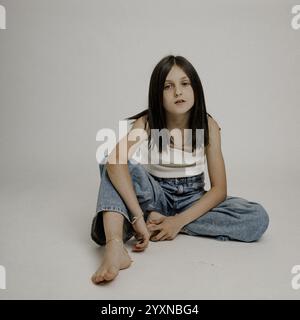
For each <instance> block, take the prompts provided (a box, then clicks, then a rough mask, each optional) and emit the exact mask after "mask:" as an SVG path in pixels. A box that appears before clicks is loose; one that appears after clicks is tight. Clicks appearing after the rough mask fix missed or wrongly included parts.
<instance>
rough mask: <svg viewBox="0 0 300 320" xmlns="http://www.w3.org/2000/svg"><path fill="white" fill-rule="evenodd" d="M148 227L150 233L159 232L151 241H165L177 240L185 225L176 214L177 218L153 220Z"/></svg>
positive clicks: (169, 217)
mask: <svg viewBox="0 0 300 320" xmlns="http://www.w3.org/2000/svg"><path fill="white" fill-rule="evenodd" d="M147 227H148V230H149V231H150V232H152V231H156V232H157V234H156V235H155V236H152V237H151V240H155V241H163V240H173V239H175V238H176V236H177V234H178V233H179V231H180V230H181V229H182V227H183V224H182V222H181V221H180V220H179V215H178V214H176V215H175V216H168V217H161V218H159V219H156V220H153V221H152V223H149V224H147Z"/></svg>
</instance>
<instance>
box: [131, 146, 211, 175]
mask: <svg viewBox="0 0 300 320" xmlns="http://www.w3.org/2000/svg"><path fill="white" fill-rule="evenodd" d="M149 153H150V154H151V159H148V154H149ZM132 159H134V160H136V161H137V162H139V163H140V164H141V165H143V167H144V168H145V169H146V170H147V171H148V172H149V173H150V174H152V175H153V176H156V177H160V178H180V177H189V176H195V175H199V174H201V173H202V172H204V168H205V153H204V146H202V147H201V148H198V149H196V150H195V151H194V153H191V152H187V151H182V150H180V149H177V148H171V147H170V146H169V145H167V150H165V151H162V153H161V154H160V153H159V152H158V148H157V147H156V148H155V149H151V150H149V151H148V140H144V141H143V142H142V143H141V144H140V146H139V147H138V148H137V150H136V151H135V153H134V154H133V156H132ZM150 160H151V161H150Z"/></svg>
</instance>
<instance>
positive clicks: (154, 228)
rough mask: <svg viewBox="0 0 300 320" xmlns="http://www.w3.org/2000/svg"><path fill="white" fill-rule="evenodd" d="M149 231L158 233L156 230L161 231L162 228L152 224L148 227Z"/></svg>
mask: <svg viewBox="0 0 300 320" xmlns="http://www.w3.org/2000/svg"><path fill="white" fill-rule="evenodd" d="M147 229H148V230H149V231H150V232H152V231H156V230H160V229H161V226H159V225H156V224H150V225H148V226H147Z"/></svg>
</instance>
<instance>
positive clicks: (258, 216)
mask: <svg viewBox="0 0 300 320" xmlns="http://www.w3.org/2000/svg"><path fill="white" fill-rule="evenodd" d="M268 226H269V215H268V213H267V211H266V210H265V208H264V207H263V206H262V205H260V204H256V205H255V210H254V212H253V214H252V219H251V222H249V230H248V231H249V232H248V237H247V240H246V242H253V241H257V240H259V239H260V238H261V236H262V235H263V234H264V233H265V231H266V230H267V228H268Z"/></svg>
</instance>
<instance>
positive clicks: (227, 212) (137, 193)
mask: <svg viewBox="0 0 300 320" xmlns="http://www.w3.org/2000/svg"><path fill="white" fill-rule="evenodd" d="M129 119H135V122H134V124H133V126H132V128H131V130H130V131H129V133H128V134H127V136H125V137H124V138H123V139H121V141H120V142H119V143H118V144H117V146H116V147H115V149H114V150H113V151H112V152H111V154H110V155H109V156H108V157H107V159H106V160H107V161H106V163H105V164H100V165H99V167H100V176H101V184H100V189H99V194H98V202H97V209H96V216H95V217H94V219H93V223H92V230H91V236H92V239H93V240H94V241H95V242H96V243H98V244H99V245H105V254H104V259H103V261H102V264H101V266H100V267H99V269H98V270H97V271H96V272H95V274H94V275H93V276H92V281H93V282H94V283H95V284H98V283H100V282H103V281H105V280H112V279H114V278H115V277H116V276H117V274H118V272H119V270H121V269H125V268H128V267H129V266H130V264H131V262H132V260H131V258H130V256H129V254H128V251H127V250H126V248H125V246H124V243H123V242H126V241H128V240H129V239H130V238H132V236H133V235H134V236H135V238H136V239H137V240H139V242H138V243H136V244H135V245H134V247H133V251H143V250H145V249H146V248H147V246H148V244H149V240H151V241H164V240H173V239H174V238H175V237H176V236H177V234H179V233H184V234H188V235H192V236H210V237H215V238H216V239H219V240H238V241H244V242H252V241H256V240H258V239H259V238H260V237H261V236H262V234H263V233H264V232H265V231H266V229H267V227H268V224H269V218H268V214H267V212H266V210H265V209H264V208H263V207H262V205H260V204H259V203H257V202H251V201H248V200H246V199H243V198H240V197H233V196H227V182H226V173H225V165H224V160H223V156H222V151H221V137H220V130H221V129H220V127H219V125H218V123H217V122H216V120H214V119H213V118H212V117H211V116H210V115H209V114H208V113H207V112H206V106H205V100H204V93H203V89H202V84H201V81H200V79H199V76H198V74H197V72H196V70H195V69H194V67H193V66H192V65H191V63H190V62H189V61H188V60H187V59H185V58H184V57H182V56H173V55H170V56H166V57H164V58H163V59H162V60H161V61H160V62H159V63H158V64H157V65H156V67H155V69H154V70H153V73H152V75H151V80H150V87H149V101H148V109H146V110H144V111H143V112H141V113H139V114H137V115H136V116H133V117H130V118H127V120H129ZM133 129H143V130H145V131H144V132H145V133H147V134H146V135H145V136H144V138H143V139H140V141H139V143H136V142H133V141H131V140H130V139H129V135H130V133H131V131H132V130H133ZM153 129H158V130H162V129H168V130H167V132H169V131H171V130H173V129H176V130H179V132H184V129H190V131H191V132H192V135H190V136H189V138H190V139H189V141H190V142H189V143H188V142H187V140H184V142H183V144H178V140H177V143H175V142H174V139H173V136H170V135H169V137H170V140H171V142H170V143H169V144H167V149H166V147H165V146H164V150H162V149H163V148H162V146H161V144H158V148H159V150H158V151H157V152H156V153H154V155H156V156H157V157H158V158H159V159H163V158H164V156H166V155H167V154H170V153H169V152H171V154H172V156H173V158H172V159H173V161H170V162H169V163H165V164H162V163H161V161H159V163H156V162H157V161H152V154H151V161H150V163H146V164H141V163H139V162H138V161H136V160H135V158H134V156H135V153H134V152H135V151H136V150H137V148H138V147H140V149H139V150H140V152H141V154H142V155H144V156H145V153H147V151H149V150H150V146H151V142H152V141H153V140H154V139H153V134H152V132H153V131H155V130H153ZM195 129H202V132H204V148H202V149H201V147H199V145H197V142H196V135H195V132H196V130H195ZM172 132H173V131H172ZM177 132H178V131H177ZM184 138H185V135H184ZM124 142H126V143H127V148H125V153H124V152H123V153H124V154H122V152H120V150H121V149H119V146H120V145H122V143H124ZM153 146H156V147H157V144H155V143H154V144H153V143H152V147H153ZM123 150H124V148H123ZM201 150H204V152H202V153H201V152H199V151H201ZM126 151H127V152H126ZM196 151H197V153H196V154H197V155H198V156H196V157H194V155H195V152H196ZM178 152H183V153H184V155H185V159H188V157H191V156H193V158H192V163H188V162H187V161H181V162H180V161H178ZM204 156H205V157H206V161H207V168H208V173H209V179H210V183H211V188H210V190H209V191H206V190H204V166H203V164H204ZM113 159H116V160H117V163H113ZM127 159H129V160H128V161H127ZM154 162H155V163H154ZM121 163H123V164H121Z"/></svg>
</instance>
